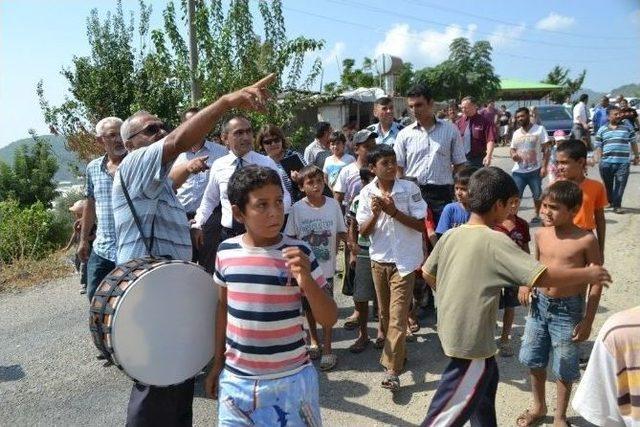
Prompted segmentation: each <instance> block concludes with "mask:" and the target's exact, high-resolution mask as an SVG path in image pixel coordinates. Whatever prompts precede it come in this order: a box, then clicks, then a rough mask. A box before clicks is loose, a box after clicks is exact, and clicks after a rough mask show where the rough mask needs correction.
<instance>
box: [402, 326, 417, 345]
mask: <svg viewBox="0 0 640 427" xmlns="http://www.w3.org/2000/svg"><path fill="white" fill-rule="evenodd" d="M404 339H405V341H406V342H414V341H415V340H416V336H415V335H413V332H411V329H410V328H407V333H406V334H405V336H404Z"/></svg>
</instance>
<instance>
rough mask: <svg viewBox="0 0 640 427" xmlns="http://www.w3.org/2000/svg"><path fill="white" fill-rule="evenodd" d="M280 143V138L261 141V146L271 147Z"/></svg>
mask: <svg viewBox="0 0 640 427" xmlns="http://www.w3.org/2000/svg"><path fill="white" fill-rule="evenodd" d="M278 142H280V138H271V139H263V140H262V145H271V144H276V143H278Z"/></svg>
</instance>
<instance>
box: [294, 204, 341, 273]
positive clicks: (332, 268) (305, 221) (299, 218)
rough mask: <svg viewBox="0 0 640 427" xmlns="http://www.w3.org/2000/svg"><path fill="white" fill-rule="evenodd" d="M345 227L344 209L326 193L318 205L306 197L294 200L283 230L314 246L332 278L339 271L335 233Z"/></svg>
mask: <svg viewBox="0 0 640 427" xmlns="http://www.w3.org/2000/svg"><path fill="white" fill-rule="evenodd" d="M346 231H347V228H346V226H345V223H344V217H343V215H342V210H341V209H340V205H339V204H338V202H337V201H336V200H335V199H332V198H331V197H325V198H324V205H322V206H320V207H315V206H312V205H310V204H309V202H308V200H307V198H306V197H305V198H304V199H302V200H300V201H298V202H296V203H294V205H293V207H292V208H291V213H290V214H289V219H288V220H287V226H286V227H285V231H284V232H285V234H286V235H287V236H293V237H295V238H296V239H300V240H302V241H303V242H306V243H307V244H308V245H309V246H310V247H311V249H312V250H313V254H314V255H315V257H316V259H317V260H318V262H319V263H320V266H321V267H322V272H323V273H324V277H326V278H327V279H328V280H331V279H333V276H334V275H335V273H336V253H337V251H338V246H337V240H336V237H337V234H338V233H346Z"/></svg>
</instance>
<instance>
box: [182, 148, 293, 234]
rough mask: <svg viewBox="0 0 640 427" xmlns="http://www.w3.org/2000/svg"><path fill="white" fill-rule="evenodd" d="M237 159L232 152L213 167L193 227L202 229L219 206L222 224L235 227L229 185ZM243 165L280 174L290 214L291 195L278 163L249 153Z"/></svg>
mask: <svg viewBox="0 0 640 427" xmlns="http://www.w3.org/2000/svg"><path fill="white" fill-rule="evenodd" d="M237 159H238V158H237V157H236V155H235V154H233V152H231V153H229V154H227V155H226V156H224V157H220V158H219V159H218V160H216V161H215V162H213V164H212V165H211V172H210V173H209V182H208V183H207V188H206V189H205V190H204V195H203V196H202V202H200V207H199V208H198V210H197V211H196V216H195V223H194V224H193V227H195V228H202V225H203V224H204V223H205V222H207V220H208V219H209V217H210V216H211V213H212V212H213V210H214V209H215V208H216V207H217V206H218V205H221V206H222V219H221V221H220V224H221V225H222V226H223V227H227V228H231V226H232V225H233V214H232V212H231V203H229V197H228V195H227V185H228V184H229V179H230V178H231V175H233V173H234V172H235V171H236V164H237ZM242 164H243V166H247V165H257V166H264V167H268V168H271V169H273V170H274V171H276V172H278V175H279V176H280V181H281V185H282V191H283V193H284V200H283V201H284V211H285V213H288V212H289V209H290V208H291V195H290V194H289V192H288V191H287V189H286V188H285V186H284V184H283V183H282V173H281V172H280V170H279V169H278V166H277V165H276V163H275V162H274V161H273V160H272V159H271V158H270V157H267V156H263V155H262V154H259V153H256V152H255V151H249V152H248V153H247V154H245V155H244V156H242Z"/></svg>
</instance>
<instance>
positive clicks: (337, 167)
mask: <svg viewBox="0 0 640 427" xmlns="http://www.w3.org/2000/svg"><path fill="white" fill-rule="evenodd" d="M346 143H347V138H346V137H345V136H344V134H343V133H342V132H340V131H336V132H333V133H332V134H331V136H330V137H329V149H330V150H331V156H329V157H327V158H326V159H325V161H324V166H322V172H324V180H325V182H326V183H327V185H328V186H329V187H330V188H332V187H333V184H335V183H336V180H337V179H338V174H340V171H341V170H342V168H343V167H345V166H347V165H348V164H350V163H353V162H355V161H356V159H355V157H353V156H352V155H351V154H347V153H345V152H344V148H345V144H346Z"/></svg>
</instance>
